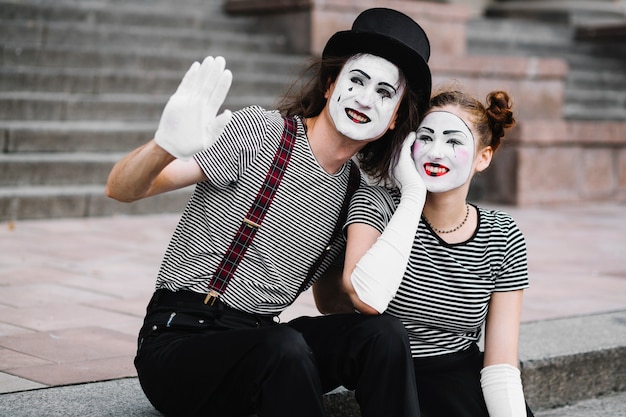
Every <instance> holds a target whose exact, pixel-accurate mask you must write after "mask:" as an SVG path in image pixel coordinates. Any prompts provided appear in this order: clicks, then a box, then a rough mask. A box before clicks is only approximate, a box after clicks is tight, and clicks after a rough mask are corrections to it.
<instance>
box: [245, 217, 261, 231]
mask: <svg viewBox="0 0 626 417" xmlns="http://www.w3.org/2000/svg"><path fill="white" fill-rule="evenodd" d="M243 222H244V224H245V225H246V226H248V227H249V228H251V229H256V230H259V229H260V228H261V225H260V224H258V223H255V222H253V221H252V220H249V219H246V218H245V217H244V218H243Z"/></svg>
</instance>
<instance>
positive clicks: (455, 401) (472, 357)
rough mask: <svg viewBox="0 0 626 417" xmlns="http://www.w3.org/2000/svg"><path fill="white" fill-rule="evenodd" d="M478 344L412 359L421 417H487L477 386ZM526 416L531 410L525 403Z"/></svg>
mask: <svg viewBox="0 0 626 417" xmlns="http://www.w3.org/2000/svg"><path fill="white" fill-rule="evenodd" d="M483 356H484V355H483V353H482V352H480V351H479V349H478V346H476V345H473V346H472V347H471V348H470V349H468V350H466V351H464V352H459V353H453V354H450V355H443V356H437V357H433V358H416V359H414V360H413V366H414V369H415V376H416V380H417V392H418V397H419V401H420V408H421V413H422V416H423V417H489V413H488V412H487V405H486V404H485V399H484V397H483V391H482V388H481V386H480V370H481V369H482V367H483ZM526 414H527V417H533V413H532V411H531V410H530V408H529V407H528V405H526Z"/></svg>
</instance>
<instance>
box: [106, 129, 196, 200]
mask: <svg viewBox="0 0 626 417" xmlns="http://www.w3.org/2000/svg"><path fill="white" fill-rule="evenodd" d="M205 179H206V176H205V175H204V173H203V172H202V170H201V169H200V166H199V165H198V163H197V162H196V161H195V160H193V159H191V160H189V161H182V160H179V159H175V158H174V157H173V156H172V155H171V154H169V153H168V152H167V151H165V150H164V149H163V148H161V147H160V146H158V145H157V144H156V143H155V142H154V140H151V141H150V142H148V143H147V144H145V145H143V146H141V147H139V148H137V149H135V150H134V151H133V152H131V153H129V154H128V155H126V156H125V157H124V158H122V159H121V160H120V161H119V162H118V163H117V164H115V166H114V167H113V169H112V170H111V173H110V174H109V178H108V180H107V184H106V188H105V194H106V195H107V197H110V198H113V199H115V200H118V201H122V202H127V203H128V202H132V201H136V200H140V199H142V198H146V197H150V196H153V195H156V194H161V193H165V192H167V191H173V190H177V189H179V188H184V187H187V186H189V185H192V184H195V183H198V182H200V181H204V180H205Z"/></svg>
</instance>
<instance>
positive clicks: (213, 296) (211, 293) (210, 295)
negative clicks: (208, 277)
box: [204, 290, 220, 306]
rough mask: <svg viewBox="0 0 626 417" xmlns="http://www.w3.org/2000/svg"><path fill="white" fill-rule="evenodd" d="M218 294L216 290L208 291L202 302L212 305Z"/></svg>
mask: <svg viewBox="0 0 626 417" xmlns="http://www.w3.org/2000/svg"><path fill="white" fill-rule="evenodd" d="M219 296H220V295H219V293H218V292H217V291H215V290H211V291H209V293H208V294H207V295H206V298H205V299H204V304H207V305H210V306H212V305H213V304H215V301H216V300H217V299H218V297H219Z"/></svg>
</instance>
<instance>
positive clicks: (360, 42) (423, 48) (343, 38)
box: [322, 8, 432, 106]
mask: <svg viewBox="0 0 626 417" xmlns="http://www.w3.org/2000/svg"><path fill="white" fill-rule="evenodd" d="M358 53H367V54H372V55H376V56H380V57H382V58H385V59H386V60H387V61H389V62H392V63H394V64H395V65H397V66H398V67H399V68H400V69H401V70H402V72H403V73H404V76H405V77H406V79H407V81H408V83H409V86H410V87H411V88H412V89H413V91H415V93H416V94H417V95H418V97H419V98H420V102H421V103H420V104H421V105H422V106H425V105H426V104H427V103H428V101H429V100H430V90H431V85H432V77H431V75H430V68H429V67H428V58H430V42H429V41H428V36H426V32H424V29H422V28H421V26H420V25H418V24H417V23H416V22H415V21H414V20H413V19H411V18H410V17H409V16H407V15H405V14H404V13H401V12H399V11H397V10H392V9H387V8H373V9H368V10H365V11H364V12H362V13H361V14H360V15H359V16H358V17H357V18H356V19H355V21H354V23H353V24H352V29H351V30H346V31H341V32H337V33H335V34H334V35H333V36H332V37H331V38H330V39H329V40H328V42H327V43H326V46H325V47H324V51H323V52H322V57H333V56H336V57H339V56H350V55H354V54H358Z"/></svg>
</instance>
